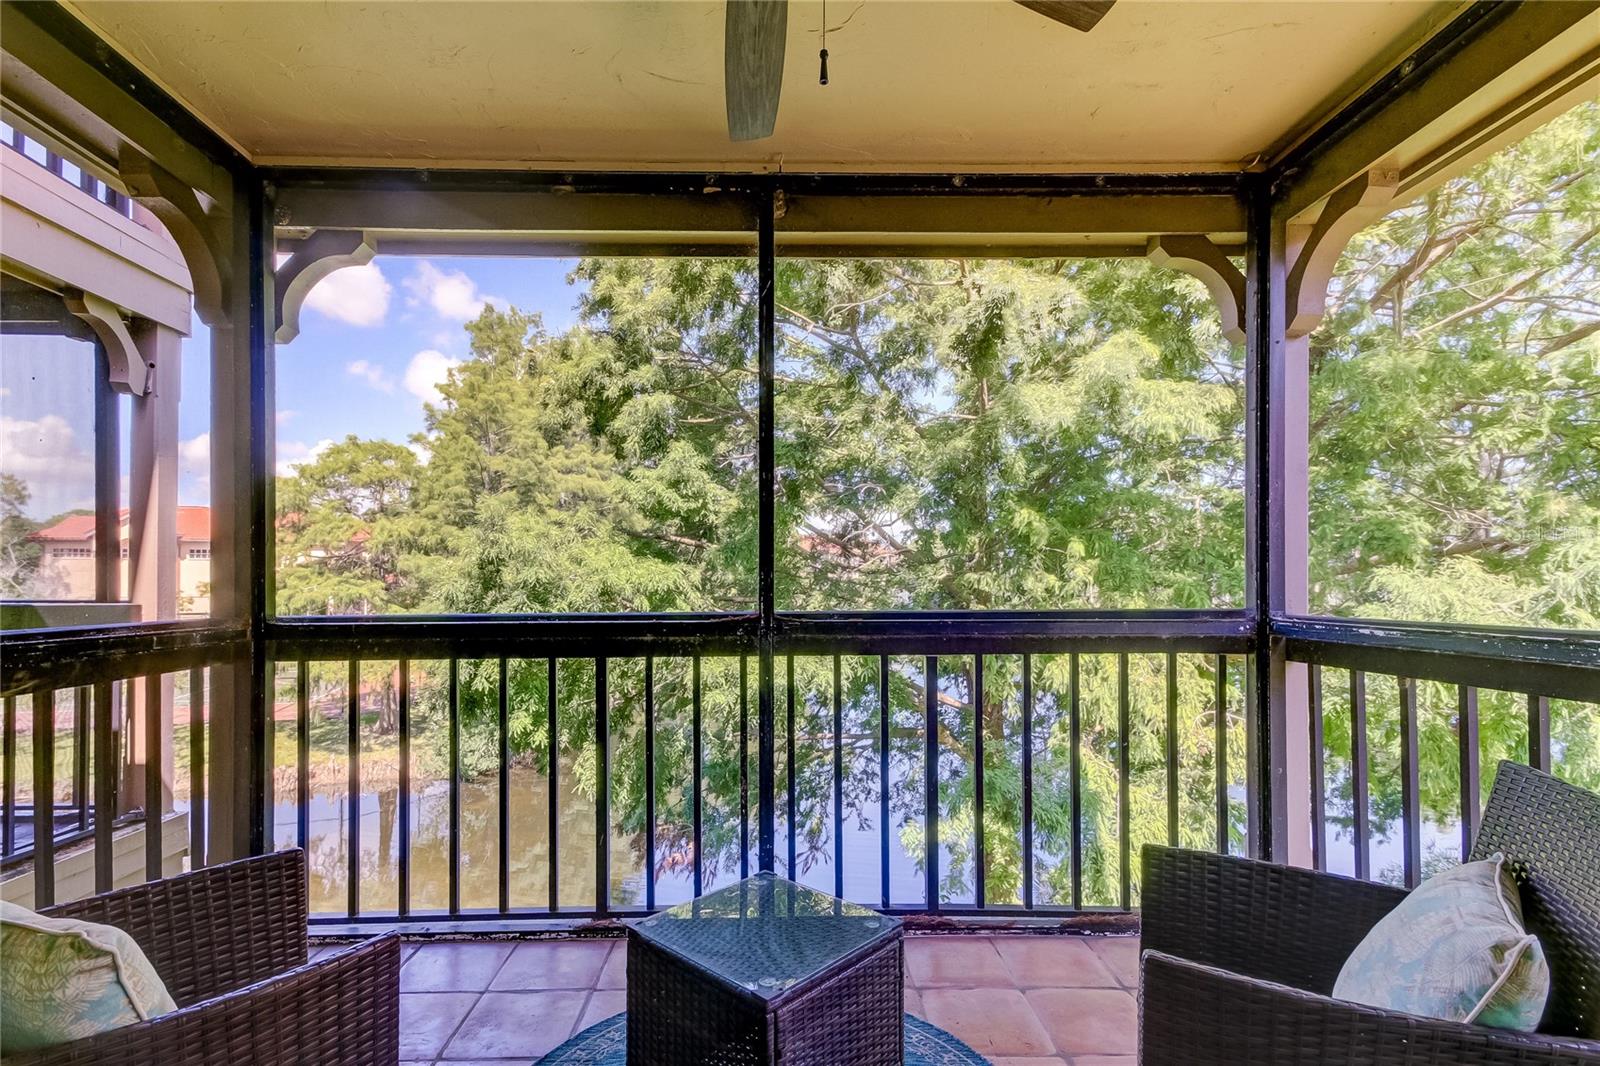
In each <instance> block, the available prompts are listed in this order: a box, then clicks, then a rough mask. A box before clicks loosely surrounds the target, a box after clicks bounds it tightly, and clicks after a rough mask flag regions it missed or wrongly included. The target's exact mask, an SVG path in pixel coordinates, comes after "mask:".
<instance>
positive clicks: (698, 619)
mask: <svg viewBox="0 0 1600 1066" xmlns="http://www.w3.org/2000/svg"><path fill="white" fill-rule="evenodd" d="M1252 632H1253V623H1252V622H1251V621H1250V620H1249V619H1248V618H1247V617H1246V616H1245V615H1244V614H1243V613H1242V612H1198V611H1196V612H1184V611H1150V612H1126V613H1122V614H1117V613H1111V614H1106V613H1090V612H1074V611H1045V612H981V611H958V612H927V613H917V612H907V613H903V614H902V613H895V612H866V613H827V614H821V613H819V614H803V613H785V612H779V614H778V615H777V618H776V622H775V630H774V645H773V649H774V651H775V652H776V653H777V654H780V655H781V654H795V655H832V654H858V655H890V654H901V653H904V654H918V655H937V654H973V653H975V652H982V653H986V654H1001V653H1008V652H1016V653H1020V652H1024V651H1028V652H1041V653H1049V652H1053V651H1060V652H1066V651H1096V650H1112V651H1122V652H1140V651H1204V652H1242V651H1245V650H1247V648H1248V647H1249V635H1250V634H1251V633H1252ZM266 637H267V642H268V648H269V655H270V657H272V658H275V659H280V660H284V661H289V660H298V659H308V660H325V661H335V660H342V659H351V658H357V659H399V658H402V657H404V658H408V659H444V658H457V659H463V658H495V657H499V656H508V657H511V658H547V657H550V656H555V657H558V658H561V657H593V656H606V657H608V658H613V657H623V656H635V655H644V654H647V653H648V654H655V655H689V654H700V655H737V654H741V653H745V654H753V653H754V651H755V648H756V641H757V637H758V618H757V616H756V615H755V614H711V615H685V614H657V615H642V614H633V615H526V616H517V615H493V616H483V615H449V616H435V617H404V618H289V619H278V620H276V621H272V622H268V623H267V627H266Z"/></svg>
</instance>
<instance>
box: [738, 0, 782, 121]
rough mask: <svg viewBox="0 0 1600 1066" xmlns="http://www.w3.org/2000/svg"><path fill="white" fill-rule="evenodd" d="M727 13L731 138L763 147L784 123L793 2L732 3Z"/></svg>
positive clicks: (747, 0)
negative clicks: (782, 99)
mask: <svg viewBox="0 0 1600 1066" xmlns="http://www.w3.org/2000/svg"><path fill="white" fill-rule="evenodd" d="M727 10H728V14H727V29H726V33H727V37H726V41H725V45H724V46H725V48H726V49H727V52H726V56H725V58H724V67H723V78H724V81H725V83H726V85H725V91H726V92H727V96H728V136H729V137H731V138H732V139H733V140H736V141H758V140H760V139H761V138H763V137H770V136H772V127H773V126H774V125H776V124H777V121H778V94H779V92H780V91H781V90H782V89H783V49H784V37H785V35H786V33H787V32H788V28H789V0H727Z"/></svg>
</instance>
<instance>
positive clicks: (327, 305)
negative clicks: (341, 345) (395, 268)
mask: <svg viewBox="0 0 1600 1066" xmlns="http://www.w3.org/2000/svg"><path fill="white" fill-rule="evenodd" d="M393 291H394V289H393V287H392V286H391V285H390V284H389V279H388V278H385V277H384V276H383V271H381V270H379V269H378V264H377V263H367V264H365V265H363V266H350V267H341V268H340V269H338V270H335V271H334V272H333V273H332V274H329V275H328V276H327V277H325V278H323V279H322V280H321V281H319V282H317V284H315V285H313V286H312V287H311V291H310V292H309V293H307V294H306V306H307V307H310V308H312V309H313V310H317V311H320V312H322V313H323V314H325V315H327V316H328V317H329V318H334V319H338V320H339V321H340V322H344V323H347V324H348V325H352V326H364V327H365V326H381V325H383V320H384V317H385V316H386V315H388V313H389V295H390V293H392V292H393Z"/></svg>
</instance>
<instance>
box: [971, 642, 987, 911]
mask: <svg viewBox="0 0 1600 1066" xmlns="http://www.w3.org/2000/svg"><path fill="white" fill-rule="evenodd" d="M983 704H984V693H983V653H982V652H979V653H977V654H975V655H974V656H973V657H972V761H973V773H974V774H975V775H976V776H974V777H973V779H972V812H973V819H972V835H973V840H972V860H973V862H972V868H973V879H972V880H973V902H974V904H975V905H976V906H978V907H979V908H982V907H983V906H984V898H985V895H986V893H985V892H984V888H985V885H984V874H985V872H986V871H985V865H986V862H985V860H986V853H985V852H984V839H983V727H984V724H985V723H984V717H985V715H984V705H983Z"/></svg>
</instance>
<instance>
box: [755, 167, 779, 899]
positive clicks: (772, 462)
mask: <svg viewBox="0 0 1600 1066" xmlns="http://www.w3.org/2000/svg"><path fill="white" fill-rule="evenodd" d="M775 195H776V190H775V189H773V188H770V187H769V188H766V189H764V190H763V191H762V192H761V194H760V195H759V196H758V197H757V215H756V331H757V342H756V343H757V361H756V363H757V365H756V373H757V376H758V378H759V379H760V380H759V400H758V406H757V411H756V426H757V433H756V436H757V442H756V451H757V453H758V460H759V461H758V463H757V466H758V467H759V481H758V485H757V493H758V496H759V499H758V510H759V513H758V526H759V529H758V531H757V532H758V537H759V542H758V545H757V551H756V572H757V589H756V592H757V600H758V601H759V609H760V617H761V628H760V635H759V639H758V646H759V654H760V671H759V677H758V679H757V688H758V695H757V699H756V738H757V739H756V747H757V756H756V797H757V808H758V813H757V822H758V828H757V855H758V863H759V866H758V868H759V869H760V870H762V871H764V872H771V871H772V870H774V869H775V868H776V865H777V850H776V848H777V815H778V809H777V796H776V791H777V788H776V786H777V775H776V772H775V770H776V768H775V765H774V764H775V762H776V752H775V751H774V747H775V735H774V725H775V723H774V719H775V717H776V710H777V709H776V707H775V706H774V705H773V684H774V679H773V676H772V675H773V662H772V655H773V628H774V624H775V621H776V614H777V600H776V594H777V593H776V588H775V586H774V583H773V567H774V564H775V562H776V559H777V551H776V547H775V545H776V538H777V478H778V468H777V457H776V456H775V455H774V454H773V434H774V432H775V428H776V416H775V404H776V396H775V393H776V375H777V351H776V337H775V331H776V329H777V291H776V288H777V251H776V246H775V243H774V241H775V235H774V226H775V224H776V220H775V219H774V217H773V216H774V211H775V208H776V204H775V203H774V199H773V198H774V196H775Z"/></svg>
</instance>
